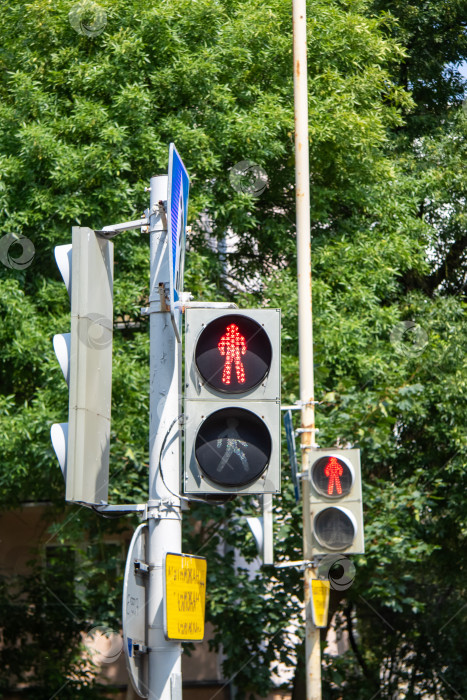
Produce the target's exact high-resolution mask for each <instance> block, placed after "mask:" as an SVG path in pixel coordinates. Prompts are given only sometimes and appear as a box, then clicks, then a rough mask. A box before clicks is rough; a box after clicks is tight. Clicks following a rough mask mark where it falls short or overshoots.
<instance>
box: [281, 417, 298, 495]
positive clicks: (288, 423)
mask: <svg viewBox="0 0 467 700" xmlns="http://www.w3.org/2000/svg"><path fill="white" fill-rule="evenodd" d="M284 426H285V435H286V437H287V449H288V451H289V459H290V466H291V469H292V481H293V488H294V494H295V500H296V502H297V503H298V502H299V500H300V479H299V477H298V464H297V453H296V451H295V435H294V429H293V423H292V411H285V412H284Z"/></svg>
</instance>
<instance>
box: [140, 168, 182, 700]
mask: <svg viewBox="0 0 467 700" xmlns="http://www.w3.org/2000/svg"><path fill="white" fill-rule="evenodd" d="M167 182H168V178H167V176H166V175H160V176H156V177H152V178H151V188H150V192H151V195H150V210H149V232H150V246H151V272H150V290H149V314H150V317H149V318H150V386H149V391H150V409H149V411H150V417H149V502H148V521H149V534H148V537H149V541H148V560H149V590H148V605H147V615H148V617H147V625H148V637H147V639H148V647H149V652H148V653H149V659H148V685H149V689H148V698H149V700H181V697H182V674H181V653H182V648H181V644H180V643H178V642H170V641H167V640H166V639H165V636H164V576H165V572H164V557H165V554H166V553H167V552H174V553H180V552H181V544H182V532H181V508H180V498H178V497H177V495H178V494H179V493H180V436H179V422H178V417H179V415H180V401H179V397H180V367H181V364H180V347H179V343H177V340H176V338H175V333H174V329H173V325H172V321H171V318H170V311H169V310H167V307H166V304H165V290H166V289H167V287H168V283H169V258H168V250H167V218H166V216H165V213H164V211H163V210H162V208H161V207H160V202H163V203H164V206H165V205H166V202H167ZM165 210H166V207H165ZM161 451H162V454H161Z"/></svg>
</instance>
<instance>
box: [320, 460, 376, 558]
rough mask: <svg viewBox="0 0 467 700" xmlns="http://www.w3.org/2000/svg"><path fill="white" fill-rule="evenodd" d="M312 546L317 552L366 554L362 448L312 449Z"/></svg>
mask: <svg viewBox="0 0 467 700" xmlns="http://www.w3.org/2000/svg"><path fill="white" fill-rule="evenodd" d="M309 464H310V468H309V479H310V509H311V518H312V525H311V529H312V548H313V555H316V554H333V553H334V554H335V553H342V554H363V553H364V551H365V542H364V536H363V506H362V482H361V472H360V450H357V449H349V450H346V449H340V448H329V449H314V450H311V451H310V462H309Z"/></svg>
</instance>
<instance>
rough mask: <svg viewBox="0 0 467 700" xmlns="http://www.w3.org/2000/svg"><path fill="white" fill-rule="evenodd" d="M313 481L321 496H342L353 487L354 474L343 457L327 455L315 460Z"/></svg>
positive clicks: (312, 471) (312, 472) (312, 474)
mask: <svg viewBox="0 0 467 700" xmlns="http://www.w3.org/2000/svg"><path fill="white" fill-rule="evenodd" d="M311 481H312V484H313V486H314V488H315V489H316V491H317V492H318V493H319V494H321V496H326V498H342V497H343V496H347V495H348V494H349V493H350V491H351V489H352V485H353V474H352V471H351V469H350V467H349V466H348V464H347V463H346V462H345V461H344V460H343V459H340V458H339V457H334V456H332V455H326V457H320V458H319V459H317V460H316V462H314V464H313V466H312V468H311Z"/></svg>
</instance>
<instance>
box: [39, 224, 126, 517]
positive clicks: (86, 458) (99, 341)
mask: <svg viewBox="0 0 467 700" xmlns="http://www.w3.org/2000/svg"><path fill="white" fill-rule="evenodd" d="M55 258H56V260H57V264H58V267H59V269H60V272H61V274H62V277H63V280H64V282H65V285H66V286H67V289H68V293H69V295H70V299H71V332H70V333H66V334H63V335H56V336H55V337H54V349H55V353H56V355H57V358H58V361H59V363H60V366H61V368H62V371H63V374H64V376H65V379H66V381H67V383H68V387H69V392H70V393H69V405H68V423H55V424H54V425H53V426H52V429H51V439H52V444H53V447H54V450H55V452H56V454H57V457H58V460H59V462H60V466H61V468H62V471H63V474H64V477H65V483H66V493H65V498H66V500H67V501H73V502H80V503H89V504H99V503H106V502H107V498H108V482H109V449H110V406H111V393H112V338H113V243H112V242H111V241H108V240H106V239H104V238H101V237H99V236H98V235H97V234H96V233H95V232H94V231H93V230H92V229H89V228H81V227H77V226H76V227H73V232H72V244H71V245H69V244H68V245H63V246H57V247H56V248H55Z"/></svg>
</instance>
